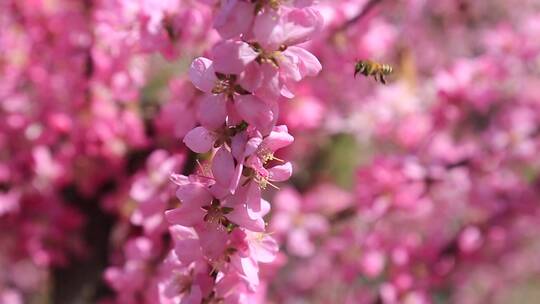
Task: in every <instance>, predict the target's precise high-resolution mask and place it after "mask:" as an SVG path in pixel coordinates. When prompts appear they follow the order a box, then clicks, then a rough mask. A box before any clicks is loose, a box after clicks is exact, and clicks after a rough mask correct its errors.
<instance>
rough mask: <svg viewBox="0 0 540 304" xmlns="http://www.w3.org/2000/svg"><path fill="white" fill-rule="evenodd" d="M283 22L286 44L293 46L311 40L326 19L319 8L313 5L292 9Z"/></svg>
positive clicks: (284, 41)
mask: <svg viewBox="0 0 540 304" xmlns="http://www.w3.org/2000/svg"><path fill="white" fill-rule="evenodd" d="M284 18H285V19H286V21H284V22H283V23H284V24H283V28H284V32H285V34H286V37H285V38H284V40H283V42H282V43H284V44H286V45H288V46H292V45H295V44H299V43H303V42H306V41H308V40H311V39H312V38H313V36H314V35H316V34H318V33H319V32H320V31H321V29H322V27H323V24H324V19H323V17H322V15H321V14H320V13H319V10H318V9H316V8H313V7H306V8H295V9H291V10H290V11H288V13H286V15H285V16H284Z"/></svg>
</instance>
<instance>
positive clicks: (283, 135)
mask: <svg viewBox="0 0 540 304" xmlns="http://www.w3.org/2000/svg"><path fill="white" fill-rule="evenodd" d="M274 129H275V128H274ZM293 141H294V137H292V135H291V134H289V133H287V132H276V131H272V132H270V134H269V135H268V136H267V137H266V138H265V139H264V142H263V147H264V148H266V149H268V150H270V151H276V150H279V149H281V148H283V147H286V146H288V145H290V144H291V143H292V142H293Z"/></svg>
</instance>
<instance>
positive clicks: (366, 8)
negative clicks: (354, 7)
mask: <svg viewBox="0 0 540 304" xmlns="http://www.w3.org/2000/svg"><path fill="white" fill-rule="evenodd" d="M380 2H382V0H369V1H368V3H366V4H365V5H364V7H363V8H362V10H361V11H360V13H358V15H356V16H354V17H353V18H351V19H349V20H347V22H345V23H343V24H342V25H341V26H340V27H338V28H337V29H336V30H335V31H334V33H333V34H332V36H333V35H335V34H337V33H340V32H342V31H344V30H346V29H347V28H348V27H349V26H351V25H353V24H355V23H356V22H357V21H359V20H360V19H362V18H364V17H365V16H366V15H367V14H368V13H369V12H371V10H372V9H373V8H374V7H375V6H376V5H377V4H379V3H380Z"/></svg>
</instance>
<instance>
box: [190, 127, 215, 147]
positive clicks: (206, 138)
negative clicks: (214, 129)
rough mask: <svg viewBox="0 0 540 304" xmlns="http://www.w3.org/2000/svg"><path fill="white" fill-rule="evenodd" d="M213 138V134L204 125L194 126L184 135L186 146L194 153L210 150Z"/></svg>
mask: <svg viewBox="0 0 540 304" xmlns="http://www.w3.org/2000/svg"><path fill="white" fill-rule="evenodd" d="M215 140H216V138H215V136H214V134H212V133H211V132H210V131H208V130H207V129H206V128H204V127H196V128H195V129H193V130H191V131H189V132H188V133H187V134H186V136H185V137H184V143H185V144H186V146H188V148H189V149H191V151H193V152H195V153H206V152H208V151H210V149H212V146H213V145H214V141H215Z"/></svg>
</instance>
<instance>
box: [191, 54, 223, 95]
mask: <svg viewBox="0 0 540 304" xmlns="http://www.w3.org/2000/svg"><path fill="white" fill-rule="evenodd" d="M189 79H191V82H192V83H193V85H194V86H195V87H197V89H199V90H201V91H203V92H206V93H211V92H212V89H213V88H214V86H215V84H216V81H217V78H216V74H215V71H214V66H213V63H212V60H210V59H208V58H204V57H198V58H195V59H194V60H193V62H192V63H191V67H190V68H189Z"/></svg>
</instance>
